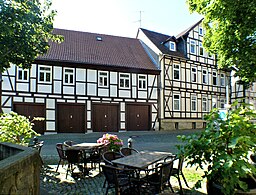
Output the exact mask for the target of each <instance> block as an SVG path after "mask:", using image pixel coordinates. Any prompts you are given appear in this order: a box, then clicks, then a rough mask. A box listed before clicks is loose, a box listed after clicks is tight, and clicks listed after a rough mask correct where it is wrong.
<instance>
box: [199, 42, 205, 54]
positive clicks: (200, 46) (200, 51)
mask: <svg viewBox="0 0 256 195" xmlns="http://www.w3.org/2000/svg"><path fill="white" fill-rule="evenodd" d="M199 55H200V56H203V55H204V48H203V44H202V43H199Z"/></svg>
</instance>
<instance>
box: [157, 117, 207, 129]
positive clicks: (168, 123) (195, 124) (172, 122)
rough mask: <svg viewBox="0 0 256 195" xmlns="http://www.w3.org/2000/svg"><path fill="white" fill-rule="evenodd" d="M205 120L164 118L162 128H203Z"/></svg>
mask: <svg viewBox="0 0 256 195" xmlns="http://www.w3.org/2000/svg"><path fill="white" fill-rule="evenodd" d="M204 122H205V121H204V120H184V119H183V120H181V119H162V120H161V130H165V131H168V130H189V129H203V128H204Z"/></svg>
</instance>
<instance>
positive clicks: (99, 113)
mask: <svg viewBox="0 0 256 195" xmlns="http://www.w3.org/2000/svg"><path fill="white" fill-rule="evenodd" d="M54 33H56V34H60V35H63V36H64V39H65V40H64V42H63V43H61V44H57V43H50V49H49V50H48V52H47V53H46V54H45V55H43V56H39V57H38V58H37V59H36V60H35V63H34V64H32V66H31V69H29V70H23V69H21V68H19V67H17V66H15V65H12V66H11V68H9V69H8V70H7V71H5V72H4V73H3V75H2V79H3V83H2V109H3V111H4V112H10V111H12V110H13V111H16V112H18V113H20V114H24V115H26V116H31V117H34V116H42V117H45V121H44V122H41V125H39V124H37V125H36V126H37V127H35V128H37V131H38V132H40V133H44V132H48V133H50V132H53V133H56V132H74V133H81V132H83V133H84V132H90V131H105V132H111V131H130V130H151V129H157V128H158V95H157V90H158V86H157V85H158V76H159V73H160V71H159V70H158V69H157V66H156V64H154V63H153V60H152V59H150V57H149V56H148V55H147V53H146V50H145V49H144V48H143V46H142V44H141V42H140V41H139V40H138V39H132V38H124V37H116V36H109V35H102V34H94V33H86V32H77V31H69V30H62V29H55V30H54Z"/></svg>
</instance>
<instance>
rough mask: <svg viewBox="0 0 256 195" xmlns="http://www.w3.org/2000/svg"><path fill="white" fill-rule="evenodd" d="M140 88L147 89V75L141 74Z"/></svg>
mask: <svg viewBox="0 0 256 195" xmlns="http://www.w3.org/2000/svg"><path fill="white" fill-rule="evenodd" d="M139 89H147V78H146V76H145V75H139Z"/></svg>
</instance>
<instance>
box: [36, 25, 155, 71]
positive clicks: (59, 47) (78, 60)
mask: <svg viewBox="0 0 256 195" xmlns="http://www.w3.org/2000/svg"><path fill="white" fill-rule="evenodd" d="M53 33H54V34H59V35H63V36H64V41H63V42H62V43H61V44H58V43H53V42H50V43H49V44H50V48H49V50H48V52H47V53H46V54H44V55H43V56H39V57H38V58H37V60H36V61H37V62H55V63H58V64H61V63H63V64H64V63H69V64H72V65H90V67H93V68H96V69H97V68H99V67H101V68H102V67H104V68H110V67H111V68H119V69H122V70H124V71H125V69H140V71H143V70H152V71H158V69H157V67H156V65H155V64H154V63H153V62H152V60H151V59H150V57H149V56H148V55H147V53H146V51H145V50H144V48H143V47H142V45H141V43H140V41H139V40H138V39H133V38H126V37H118V36H110V35H104V34H97V33H88V32H78V31H71V30H63V29H54V31H53Z"/></svg>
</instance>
